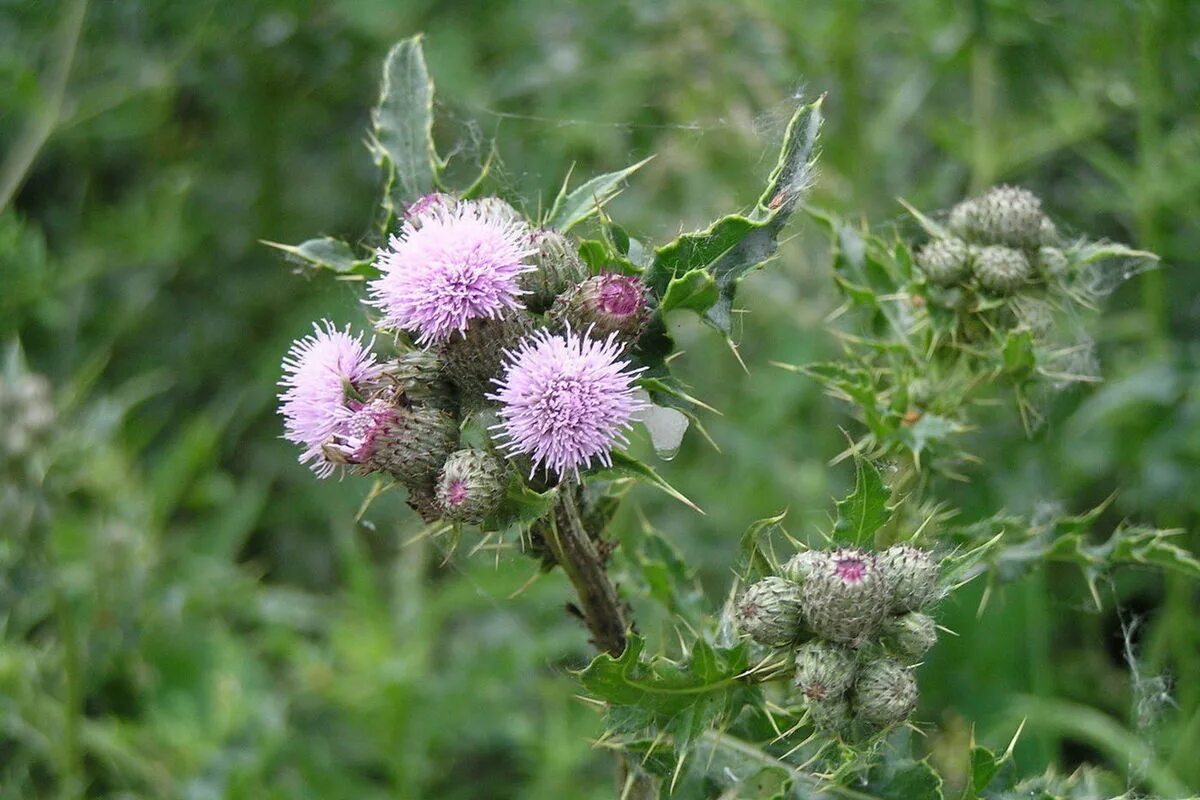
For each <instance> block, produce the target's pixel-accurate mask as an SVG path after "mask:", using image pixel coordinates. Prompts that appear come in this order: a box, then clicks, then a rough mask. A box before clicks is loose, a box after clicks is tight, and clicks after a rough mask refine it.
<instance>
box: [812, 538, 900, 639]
mask: <svg viewBox="0 0 1200 800" xmlns="http://www.w3.org/2000/svg"><path fill="white" fill-rule="evenodd" d="M801 597H802V602H803V610H804V620H805V622H807V623H808V626H809V627H810V628H812V630H813V631H814V632H815V633H816V634H818V635H819V636H821V637H823V638H825V639H829V640H831V641H834V642H844V643H847V644H852V645H858V644H861V643H862V642H863V641H864V640H865V639H866V638H867V637H868V636H870V635H871V634H872V633H874V632H875V630H876V629H877V628H878V627H879V624H880V623H881V622H882V621H883V617H884V614H886V613H887V608H888V586H887V582H886V581H885V580H884V577H883V574H882V573H881V572H880V570H879V567H878V566H877V565H876V563H875V556H874V555H873V554H871V553H868V552H865V551H863V550H853V549H843V550H836V551H834V552H832V553H830V554H829V556H828V558H827V559H825V560H824V561H822V563H821V564H820V565H819V566H818V568H816V569H814V570H812V571H810V573H809V575H808V580H806V581H805V582H804V584H803V585H802V586H801Z"/></svg>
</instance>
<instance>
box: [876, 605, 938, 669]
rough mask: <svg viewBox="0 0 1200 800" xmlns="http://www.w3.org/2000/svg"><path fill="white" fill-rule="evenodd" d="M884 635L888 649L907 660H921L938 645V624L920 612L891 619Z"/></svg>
mask: <svg viewBox="0 0 1200 800" xmlns="http://www.w3.org/2000/svg"><path fill="white" fill-rule="evenodd" d="M882 633H883V641H884V644H886V645H887V647H888V649H890V650H891V651H892V652H894V653H895V654H896V655H898V656H901V657H903V658H905V659H919V658H921V657H922V656H923V655H925V654H926V653H928V652H929V650H930V648H932V647H933V646H934V645H935V644H937V623H935V622H934V621H933V617H931V616H929V615H928V614H922V613H921V612H919V611H913V612H911V613H908V614H902V615H901V616H898V617H891V618H889V619H888V620H887V621H886V622H884V623H883V631H882Z"/></svg>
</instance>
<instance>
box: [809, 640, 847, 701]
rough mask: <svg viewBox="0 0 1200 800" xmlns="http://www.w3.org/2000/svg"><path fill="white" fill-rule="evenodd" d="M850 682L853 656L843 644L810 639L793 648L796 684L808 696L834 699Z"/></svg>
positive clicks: (810, 698) (845, 689) (844, 691)
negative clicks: (794, 649)
mask: <svg viewBox="0 0 1200 800" xmlns="http://www.w3.org/2000/svg"><path fill="white" fill-rule="evenodd" d="M853 682H854V656H853V654H851V653H850V651H848V650H847V649H846V648H844V647H839V646H838V645H834V644H828V643H826V642H821V641H812V642H808V643H807V644H803V645H801V646H800V648H799V649H798V650H796V688H797V689H799V690H800V693H801V694H803V695H804V697H805V698H806V699H808V700H815V701H823V700H837V699H840V698H841V697H842V696H843V695H845V694H846V691H847V690H848V689H849V688H850V684H851V683H853Z"/></svg>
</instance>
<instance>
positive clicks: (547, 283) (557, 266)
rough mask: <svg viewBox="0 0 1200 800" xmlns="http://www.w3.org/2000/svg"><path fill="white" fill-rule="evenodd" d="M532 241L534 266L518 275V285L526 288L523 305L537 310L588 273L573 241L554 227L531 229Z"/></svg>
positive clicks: (540, 311) (584, 277)
mask: <svg viewBox="0 0 1200 800" xmlns="http://www.w3.org/2000/svg"><path fill="white" fill-rule="evenodd" d="M533 245H534V247H536V248H537V252H536V253H534V256H533V261H534V264H536V265H537V270H536V271H534V272H526V273H525V274H524V275H522V276H521V288H522V289H524V290H525V291H526V292H528V294H526V295H525V297H524V300H525V307H526V308H528V309H529V310H530V311H534V312H537V313H539V314H540V313H542V312H544V311H546V310H547V309H549V308H550V306H551V305H552V304H553V303H554V300H555V298H557V297H558V296H559V295H561V294H562V293H563V292H564V291H566V290H567V289H569V288H570V287H572V286H574V285H575V284H577V283H582V282H583V281H585V280H587V276H588V273H587V267H586V266H584V263H583V261H582V259H580V258H579V253H578V252H576V249H575V245H574V243H573V242H571V240H570V239H568V238H567V237H565V236H563V235H562V234H561V233H559V232H558V231H552V230H548V229H544V230H539V231H534V233H533Z"/></svg>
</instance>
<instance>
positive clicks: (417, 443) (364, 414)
mask: <svg viewBox="0 0 1200 800" xmlns="http://www.w3.org/2000/svg"><path fill="white" fill-rule="evenodd" d="M457 445H458V425H457V423H455V421H454V418H453V417H451V416H450V415H449V414H447V413H446V412H444V411H441V410H440V409H437V408H432V407H421V406H414V407H412V408H405V407H403V406H397V405H394V404H392V403H391V402H388V401H386V400H372V401H371V402H369V403H367V404H365V405H363V406H362V407H361V408H359V409H358V410H357V411H356V412H355V413H354V417H353V418H352V419H351V420H350V423H349V425H348V426H347V431H346V433H345V434H344V435H343V434H339V435H335V436H333V437H331V438H330V440H329V441H328V442H326V444H325V446H324V452H325V457H326V458H327V459H328V460H329V461H330V462H332V463H335V464H348V465H352V466H354V467H355V468H356V470H357V471H358V472H362V473H370V472H389V473H391V474H392V475H393V476H394V477H395V478H396V479H397V480H398V481H400V482H401V483H403V484H404V485H405V486H407V487H409V488H410V489H415V488H418V487H419V488H423V489H428V488H430V487H432V485H433V482H434V480H435V479H436V478H437V474H438V470H440V469H441V468H442V464H444V463H445V461H446V456H448V455H449V454H450V453H451V452H452V451H453V450H454V449H455V447H456V446H457Z"/></svg>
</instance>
